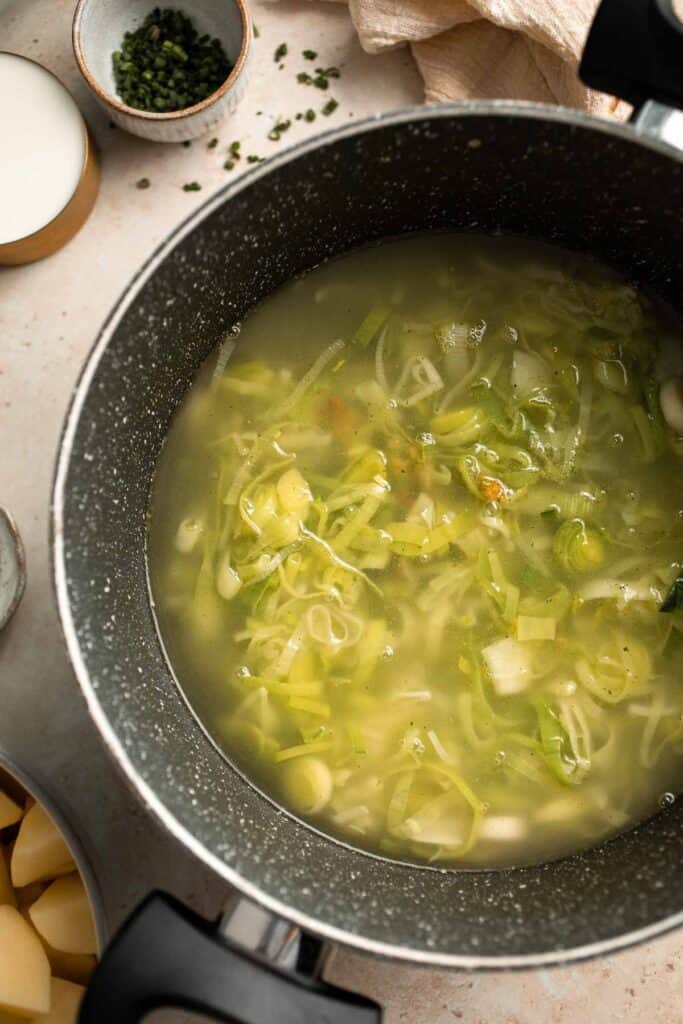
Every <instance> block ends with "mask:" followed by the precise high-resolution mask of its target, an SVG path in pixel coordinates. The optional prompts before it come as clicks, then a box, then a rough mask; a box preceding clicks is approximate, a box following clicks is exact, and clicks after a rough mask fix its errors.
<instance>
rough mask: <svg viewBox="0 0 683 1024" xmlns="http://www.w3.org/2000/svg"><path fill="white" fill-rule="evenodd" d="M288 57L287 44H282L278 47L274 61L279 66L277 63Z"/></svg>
mask: <svg viewBox="0 0 683 1024" xmlns="http://www.w3.org/2000/svg"><path fill="white" fill-rule="evenodd" d="M286 56H287V43H280V45H279V46H278V48H277V50H276V51H275V53H274V54H273V60H274V61H275V63H276V64H277V62H278V61H279V60H282V58H283V57H286Z"/></svg>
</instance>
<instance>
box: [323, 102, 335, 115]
mask: <svg viewBox="0 0 683 1024" xmlns="http://www.w3.org/2000/svg"><path fill="white" fill-rule="evenodd" d="M338 106H339V104H338V103H337V101H336V100H328V101H327V103H326V104H325V106H324V107H323V109H322V111H321V113H322V114H324V115H325V117H329V116H330V114H334V112H335V110H336V109H337V107H338Z"/></svg>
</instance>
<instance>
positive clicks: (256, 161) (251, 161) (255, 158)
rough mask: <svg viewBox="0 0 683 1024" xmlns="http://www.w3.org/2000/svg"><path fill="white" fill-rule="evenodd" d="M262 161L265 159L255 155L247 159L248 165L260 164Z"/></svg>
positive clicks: (250, 155)
mask: <svg viewBox="0 0 683 1024" xmlns="http://www.w3.org/2000/svg"><path fill="white" fill-rule="evenodd" d="M262 160H263V157H262V156H256V154H255V153H250V154H249V156H248V157H247V163H248V164H260V163H261V161H262Z"/></svg>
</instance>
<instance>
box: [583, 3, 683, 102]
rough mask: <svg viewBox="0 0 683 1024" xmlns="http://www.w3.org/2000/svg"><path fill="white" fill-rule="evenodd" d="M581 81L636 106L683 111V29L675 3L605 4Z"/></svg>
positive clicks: (588, 42) (587, 48)
mask: <svg viewBox="0 0 683 1024" xmlns="http://www.w3.org/2000/svg"><path fill="white" fill-rule="evenodd" d="M579 75H580V77H581V80H582V81H583V82H584V83H585V84H586V85H588V86H590V87H591V88H593V89H599V90H600V91H601V92H607V93H611V94H613V95H614V96H619V97H620V99H623V100H627V101H628V102H629V103H631V104H633V106H635V107H640V106H642V104H643V103H645V102H646V101H647V100H655V101H657V102H658V103H664V104H669V105H671V104H673V105H674V106H677V107H683V24H681V22H680V21H679V20H678V18H677V17H676V14H675V12H674V9H673V4H672V0H602V3H601V4H600V6H599V8H598V10H597V13H596V15H595V18H594V20H593V24H592V26H591V29H590V32H589V34H588V39H587V40H586V45H585V48H584V51H583V58H582V60H581V66H580V68H579Z"/></svg>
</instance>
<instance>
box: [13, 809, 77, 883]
mask: <svg viewBox="0 0 683 1024" xmlns="http://www.w3.org/2000/svg"><path fill="white" fill-rule="evenodd" d="M75 868H76V865H75V864H74V860H73V857H72V856H71V851H70V850H69V847H68V846H67V845H66V842H65V840H64V839H63V838H62V836H61V834H60V833H59V832H58V831H57V829H56V828H55V826H54V824H53V823H52V820H51V818H50V817H49V815H48V814H47V812H46V811H45V810H43V808H42V807H41V806H40V804H34V805H33V807H31V809H30V810H29V811H27V812H26V815H25V816H24V818H23V820H22V822H21V825H20V826H19V834H18V835H17V839H16V842H15V844H14V850H13V851H12V863H11V871H12V882H13V884H14V885H15V886H16V887H17V888H20V887H21V886H23V885H30V884H31V882H39V881H40V880H41V879H44V878H57V877H58V876H59V875H66V874H68V873H69V872H71V871H74V870H75Z"/></svg>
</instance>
